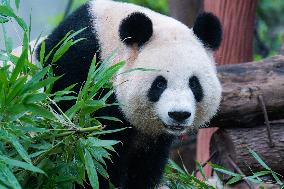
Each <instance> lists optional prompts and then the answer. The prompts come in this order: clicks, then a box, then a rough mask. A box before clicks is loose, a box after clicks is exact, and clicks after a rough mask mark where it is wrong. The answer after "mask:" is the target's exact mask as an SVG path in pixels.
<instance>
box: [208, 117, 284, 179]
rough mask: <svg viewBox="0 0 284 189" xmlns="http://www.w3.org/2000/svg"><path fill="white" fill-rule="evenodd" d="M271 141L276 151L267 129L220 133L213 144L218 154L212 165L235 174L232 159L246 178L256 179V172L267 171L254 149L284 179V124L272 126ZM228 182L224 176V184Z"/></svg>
mask: <svg viewBox="0 0 284 189" xmlns="http://www.w3.org/2000/svg"><path fill="white" fill-rule="evenodd" d="M281 122H282V123H281ZM271 139H272V142H273V147H271V146H270V143H269V138H268V133H267V128H266V126H264V125H260V126H258V127H254V128H227V129H225V130H223V129H219V130H218V131H217V132H216V133H215V134H214V136H213V138H212V142H211V151H212V152H213V151H217V152H218V153H217V154H218V155H216V156H215V158H214V159H212V163H215V164H217V165H221V166H223V167H225V168H227V169H228V170H235V167H234V166H233V165H232V164H231V163H230V161H229V159H228V156H229V157H230V158H231V159H232V160H233V161H234V162H235V164H236V165H237V166H238V167H239V168H240V169H241V170H242V172H243V173H244V174H245V175H246V176H249V175H252V171H253V172H256V171H261V170H264V168H263V167H262V166H261V165H260V164H259V163H258V161H257V160H256V159H254V158H253V156H252V155H251V154H250V152H249V149H252V150H254V151H255V152H256V153H257V154H258V155H259V156H260V157H261V158H262V159H263V160H264V161H265V163H266V164H267V165H268V166H269V167H270V168H271V169H272V170H273V171H276V172H277V173H279V174H282V175H283V174H284V169H283V165H284V120H282V121H281V120H280V121H279V123H276V122H275V123H272V124H271ZM250 168H251V170H250ZM228 178H229V177H228V175H223V179H224V180H226V179H228Z"/></svg>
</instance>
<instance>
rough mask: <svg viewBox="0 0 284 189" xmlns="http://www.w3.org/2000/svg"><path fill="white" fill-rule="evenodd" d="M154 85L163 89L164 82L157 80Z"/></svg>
mask: <svg viewBox="0 0 284 189" xmlns="http://www.w3.org/2000/svg"><path fill="white" fill-rule="evenodd" d="M156 87H157V88H159V89H163V88H164V87H165V83H164V82H158V83H157V85H156Z"/></svg>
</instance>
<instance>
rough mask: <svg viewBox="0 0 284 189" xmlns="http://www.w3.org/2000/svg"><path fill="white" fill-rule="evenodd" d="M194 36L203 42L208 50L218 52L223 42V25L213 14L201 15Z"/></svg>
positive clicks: (196, 23) (194, 29) (197, 20)
mask: <svg viewBox="0 0 284 189" xmlns="http://www.w3.org/2000/svg"><path fill="white" fill-rule="evenodd" d="M193 32H194V34H195V35H196V36H197V37H198V38H199V39H200V40H201V41H202V42H203V44H204V46H205V47H206V48H209V49H212V50H217V49H218V48H219V47H220V45H221V41H222V35H223V34H222V33H223V31H222V25H221V23H220V21H219V19H218V18H217V17H216V16H215V15H213V14H212V13H206V12H204V13H202V14H200V15H199V16H198V17H197V19H196V21H195V24H194V26H193Z"/></svg>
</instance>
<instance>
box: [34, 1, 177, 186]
mask: <svg viewBox="0 0 284 189" xmlns="http://www.w3.org/2000/svg"><path fill="white" fill-rule="evenodd" d="M88 11H89V9H88V4H86V5H84V6H82V7H81V8H79V9H78V10H77V11H76V12H74V13H73V14H71V15H70V16H69V17H68V18H67V19H66V20H64V21H63V22H62V23H61V24H60V25H59V26H58V27H57V28H56V29H55V30H54V31H53V32H52V34H51V35H49V36H48V38H47V39H46V40H45V42H46V52H49V51H50V50H51V49H52V48H53V47H54V46H55V45H56V44H57V43H58V42H59V41H60V40H61V39H62V38H63V37H64V36H65V34H66V33H67V32H69V31H70V30H73V31H77V30H80V29H82V28H84V27H87V29H86V30H84V31H83V32H82V33H81V34H80V35H79V36H77V37H76V38H86V40H84V41H81V42H79V43H77V44H76V45H75V46H73V47H72V48H70V50H69V51H68V52H67V53H66V54H65V55H64V56H63V57H62V58H61V59H60V60H59V61H58V62H57V63H56V65H54V66H53V69H54V74H55V75H56V76H62V75H63V77H62V78H61V79H60V80H58V81H57V82H56V83H55V85H54V88H53V92H56V91H58V90H63V89H64V88H66V87H68V86H70V85H71V84H74V83H78V85H77V86H76V88H75V91H76V92H78V91H79V89H80V87H81V86H82V84H83V83H84V81H85V80H86V77H87V73H88V69H89V67H90V63H91V61H92V58H93V56H94V55H95V53H97V54H96V55H97V60H98V61H99V60H100V57H99V49H100V47H99V41H98V40H103V39H97V37H96V33H95V32H94V29H95V28H94V27H93V19H92V17H91V15H90V13H89V12H88ZM137 15H138V17H136V16H137ZM141 16H142V14H138V13H137V14H134V15H133V17H131V16H130V17H129V18H130V20H128V21H131V20H132V19H134V18H135V17H136V18H138V20H137V21H139V23H140V24H142V25H144V26H149V25H151V26H152V23H151V24H149V20H147V18H146V20H143V19H142V20H141ZM142 17H143V18H145V16H144V15H143V16H142ZM128 21H125V22H124V24H122V25H124V26H128V27H130V26H131V27H136V26H137V25H136V24H134V23H132V22H128ZM134 21H136V19H134ZM141 21H142V22H141ZM127 23H129V24H130V25H128V24H127ZM125 24H126V25H125ZM124 29H126V28H124V27H123V32H124V34H127V33H125V32H126V31H132V30H131V28H128V29H126V30H124ZM136 29H137V28H135V29H134V33H137V32H136ZM140 29H141V28H140ZM142 30H143V28H142ZM145 31H146V34H147V35H146V36H144V35H143V36H142V33H143V34H144V32H142V33H139V32H138V35H137V36H134V39H135V40H137V41H136V42H137V43H138V44H139V45H142V44H143V43H144V42H146V41H147V40H148V39H149V38H150V37H151V35H152V29H149V28H148V29H146V30H145ZM131 42H133V40H130V43H131ZM114 48H115V46H114ZM39 52H40V48H38V49H37V54H38V55H39ZM38 58H39V57H38ZM48 64H50V61H49V62H48ZM133 87H135V86H133ZM102 92H103V93H106V92H107V90H104V91H102ZM98 96H99V95H98ZM100 96H103V94H102V95H100ZM108 101H109V103H112V102H115V101H116V97H115V95H112V96H111V97H110V98H109V99H108ZM73 103H74V102H70V101H66V102H63V103H60V104H59V106H60V108H61V109H63V110H67V109H68V108H70V107H71V105H73ZM103 115H104V116H111V117H117V118H119V119H121V120H122V122H123V123H117V122H111V121H107V120H102V121H101V122H102V124H103V125H106V129H108V130H113V129H118V128H125V127H132V125H131V124H130V123H129V122H128V121H127V120H126V119H125V118H124V115H123V114H122V112H121V111H120V109H119V107H108V108H104V109H102V110H100V111H98V112H96V114H95V115H94V116H103ZM101 138H102V139H111V140H119V141H121V142H122V144H117V145H116V146H115V150H116V152H117V153H113V154H112V162H111V161H109V162H107V170H108V173H109V175H110V181H111V182H112V183H113V184H114V185H115V186H116V187H121V188H123V189H133V188H136V189H151V188H154V187H155V186H157V185H158V184H159V182H160V179H161V176H162V172H163V169H164V167H165V164H166V162H167V159H168V154H169V149H170V145H171V143H172V141H173V138H172V136H168V135H160V136H156V137H155V138H154V137H153V136H147V135H145V134H142V133H140V132H139V131H137V130H136V129H134V128H132V129H126V130H124V131H122V132H118V133H112V134H107V135H104V136H101ZM140 139H141V141H140V143H139V142H138V146H139V147H137V141H139V140H140ZM99 182H100V189H108V188H109V186H108V182H109V181H107V180H105V179H104V178H103V177H102V176H99ZM89 186H90V185H89V184H86V186H85V187H84V188H88V187H89ZM76 188H80V186H76Z"/></svg>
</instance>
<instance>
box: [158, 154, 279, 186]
mask: <svg viewBox="0 0 284 189" xmlns="http://www.w3.org/2000/svg"><path fill="white" fill-rule="evenodd" d="M248 150H249V152H250V154H251V156H252V157H253V158H254V159H255V160H256V161H257V162H258V163H259V164H260V165H261V166H262V167H263V170H261V171H258V172H253V171H252V174H251V175H250V176H247V175H243V174H239V173H235V172H233V171H230V170H227V169H226V168H224V167H221V166H219V165H215V164H213V163H210V162H209V165H210V166H211V167H212V168H213V170H214V171H216V172H217V173H221V174H225V175H229V176H230V179H229V180H228V181H227V182H226V183H225V184H226V185H234V184H236V183H238V182H240V181H246V182H251V183H256V184H259V185H260V189H264V187H263V186H261V185H263V184H264V181H263V180H262V179H261V177H264V176H271V177H272V178H273V180H274V181H273V182H274V183H275V184H277V185H278V186H279V188H281V189H283V188H284V183H283V182H282V181H281V180H283V176H281V175H279V174H278V173H276V172H274V171H273V170H271V168H270V167H269V166H268V165H267V164H266V163H265V162H264V161H263V160H262V159H261V157H260V156H259V155H258V154H257V153H256V152H254V151H253V150H251V149H248ZM196 167H197V169H198V171H199V172H200V173H201V175H202V177H203V179H204V180H205V182H202V181H200V180H199V179H197V178H196V177H195V173H194V172H193V173H189V172H188V171H187V170H186V169H185V168H181V167H179V166H178V165H177V164H176V163H174V162H173V161H170V162H169V165H168V166H167V168H166V170H165V180H164V183H165V185H167V186H169V187H170V188H171V189H189V188H192V189H195V188H202V189H215V188H216V187H217V186H211V185H209V184H208V183H209V182H208V178H207V177H206V176H205V174H204V171H203V168H202V166H201V165H200V163H198V162H196ZM216 182H217V183H220V184H221V181H220V179H219V178H217V179H216ZM216 185H217V184H216ZM218 187H220V186H218ZM221 188H223V187H221ZM216 189H220V188H216Z"/></svg>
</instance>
